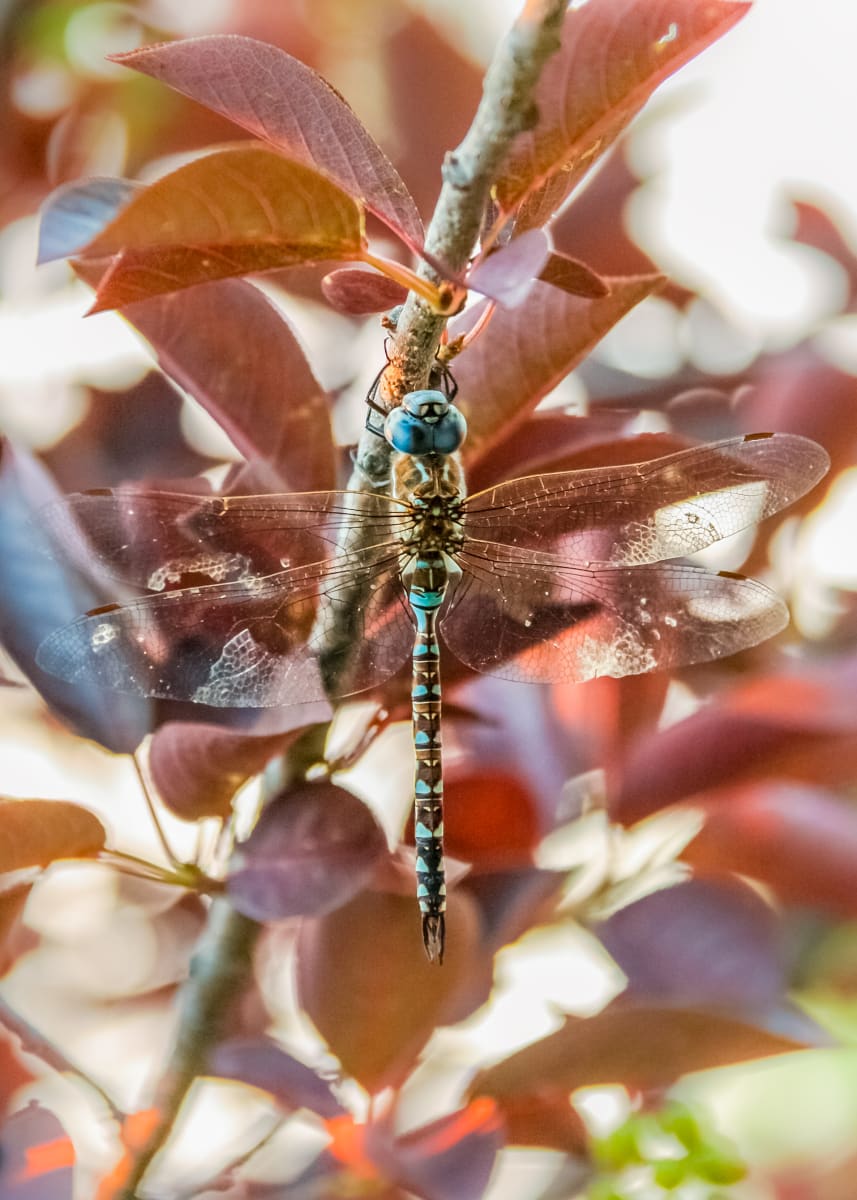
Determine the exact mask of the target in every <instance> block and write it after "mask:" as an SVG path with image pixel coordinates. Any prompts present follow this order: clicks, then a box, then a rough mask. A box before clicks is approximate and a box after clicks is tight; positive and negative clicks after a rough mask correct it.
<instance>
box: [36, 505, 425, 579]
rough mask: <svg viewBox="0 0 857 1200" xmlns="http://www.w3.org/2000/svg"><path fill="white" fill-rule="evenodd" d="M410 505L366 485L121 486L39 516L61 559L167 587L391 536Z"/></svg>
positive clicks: (304, 559) (259, 571)
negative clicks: (346, 488)
mask: <svg viewBox="0 0 857 1200" xmlns="http://www.w3.org/2000/svg"><path fill="white" fill-rule="evenodd" d="M407 513H408V509H407V507H406V506H405V505H403V504H400V503H399V502H398V501H396V500H393V499H392V498H391V497H387V496H376V495H364V494H363V493H362V492H304V493H295V494H289V495H279V496H232V497H229V496H195V495H188V494H183V493H179V492H157V491H147V490H145V489H139V488H134V487H125V488H114V489H99V490H96V491H91V492H80V493H77V494H75V495H71V496H66V497H64V498H63V499H62V500H61V501H58V502H57V503H56V504H52V505H49V506H48V507H47V508H46V509H44V510H43V511H42V513H41V514H40V521H41V523H42V524H43V526H44V528H45V529H46V530H47V532H48V534H49V535H50V538H51V542H52V545H53V546H54V547H55V549H56V551H57V553H58V554H60V555H61V556H62V557H64V558H66V559H71V560H72V561H74V562H75V563H78V564H83V565H86V566H90V565H91V564H92V563H93V562H94V563H97V564H98V565H99V566H100V567H101V568H102V569H103V570H105V571H106V572H107V573H108V574H110V575H112V576H114V577H116V578H119V579H124V580H126V581H127V582H129V583H135V584H139V585H140V586H142V587H147V588H149V589H150V590H152V591H162V590H164V589H166V588H169V587H174V586H189V585H192V584H193V585H199V586H203V585H207V584H211V583H228V582H231V581H234V580H249V579H250V578H251V577H252V576H258V575H269V574H273V573H275V572H277V571H280V570H282V569H283V568H284V567H293V566H297V565H300V564H309V563H314V562H318V561H319V560H321V559H323V558H327V557H330V556H331V555H332V554H333V553H334V552H335V550H336V547H338V546H341V545H342V542H343V539H345V540H346V542H347V539H348V535H349V532H350V531H356V530H359V531H360V537H361V540H362V541H364V542H368V543H369V544H377V543H383V542H385V541H391V540H394V539H395V538H396V537H397V531H398V530H399V528H400V527H402V525H403V523H405V522H406V521H407V520H408V517H407Z"/></svg>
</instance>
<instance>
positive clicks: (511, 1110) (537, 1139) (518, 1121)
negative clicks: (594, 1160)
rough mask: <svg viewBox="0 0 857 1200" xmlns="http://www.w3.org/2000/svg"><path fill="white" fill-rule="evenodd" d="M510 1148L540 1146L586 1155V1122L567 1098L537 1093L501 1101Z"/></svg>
mask: <svg viewBox="0 0 857 1200" xmlns="http://www.w3.org/2000/svg"><path fill="white" fill-rule="evenodd" d="M498 1102H499V1105H500V1111H501V1112H502V1114H503V1121H504V1124H505V1126H506V1144H507V1145H509V1146H540V1147H543V1148H544V1149H546V1150H559V1151H561V1152H562V1153H564V1154H571V1155H575V1156H578V1155H581V1156H582V1155H584V1154H585V1153H586V1150H587V1146H588V1142H589V1136H588V1134H587V1131H586V1126H585V1124H584V1123H583V1119H582V1117H581V1116H580V1114H579V1113H578V1112H577V1110H576V1109H574V1108H572V1106H571V1102H570V1100H569V1097H568V1095H567V1094H566V1095H557V1094H556V1093H555V1092H552V1093H551V1094H550V1095H544V1096H541V1095H539V1094H538V1092H528V1093H527V1094H526V1095H524V1094H521V1095H520V1096H517V1095H508V1096H503V1097H501V1098H500V1099H499V1101H498Z"/></svg>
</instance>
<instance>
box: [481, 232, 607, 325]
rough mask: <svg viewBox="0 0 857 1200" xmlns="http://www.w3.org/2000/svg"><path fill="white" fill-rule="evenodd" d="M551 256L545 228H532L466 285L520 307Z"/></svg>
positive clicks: (489, 259)
mask: <svg viewBox="0 0 857 1200" xmlns="http://www.w3.org/2000/svg"><path fill="white" fill-rule="evenodd" d="M549 257H550V239H549V238H548V235H547V234H546V233H545V231H544V230H543V229H529V230H527V232H526V233H522V234H521V236H520V237H518V238H515V239H514V240H513V241H511V242H509V244H508V245H507V246H504V247H503V248H502V249H501V250H497V251H496V252H495V253H494V254H489V255H488V257H487V258H485V259H483V260H482V261H481V262H479V263H477V264H476V266H475V267H474V268H473V270H472V271H471V272H470V274H469V275H468V276H467V285H468V287H470V288H472V289H473V290H474V291H475V292H480V293H481V294H482V295H483V296H489V297H490V298H491V299H492V300H496V301H497V303H498V304H502V305H503V306H504V307H505V308H517V307H518V306H519V305H520V304H523V303H524V301H525V300H526V298H527V295H528V294H529V291H530V288H531V287H532V285H533V282H534V280H536V279H538V278H540V272H542V270H543V268H544V266H545V264H546V262H547V261H548V258H549ZM598 294H599V295H604V292H603V291H602V292H600V293H598Z"/></svg>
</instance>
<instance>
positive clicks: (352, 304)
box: [321, 267, 408, 316]
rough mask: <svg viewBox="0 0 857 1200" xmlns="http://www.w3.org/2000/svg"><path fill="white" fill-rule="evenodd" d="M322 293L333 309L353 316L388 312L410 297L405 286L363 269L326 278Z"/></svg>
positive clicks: (345, 271) (334, 273) (342, 272)
mask: <svg viewBox="0 0 857 1200" xmlns="http://www.w3.org/2000/svg"><path fill="white" fill-rule="evenodd" d="M321 290H322V291H323V292H324V296H325V299H326V300H327V301H328V303H329V304H330V305H331V306H332V307H333V308H335V309H337V310H338V311H339V312H343V313H348V314H349V315H353V316H363V315H365V314H366V313H379V312H386V311H387V309H390V308H395V306H396V305H397V304H403V303H404V302H405V299H406V298H407V295H408V289H407V288H406V287H404V286H403V285H402V284H401V283H396V281H395V280H394V279H388V278H387V276H386V275H381V274H379V273H378V272H377V271H364V270H362V269H361V268H360V267H342V268H340V270H338V271H331V272H330V274H329V275H325V277H324V279H322V281H321Z"/></svg>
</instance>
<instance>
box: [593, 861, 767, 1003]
mask: <svg viewBox="0 0 857 1200" xmlns="http://www.w3.org/2000/svg"><path fill="white" fill-rule="evenodd" d="M596 932H597V934H598V936H599V938H600V939H601V941H602V942H603V943H604V945H605V946H606V948H607V950H608V951H609V952H610V954H611V955H612V956H613V958H614V959H615V960H616V962H617V963H618V964H619V966H620V967H621V968H622V970H623V971H624V972H625V974H626V975H627V976H628V980H629V984H628V986H629V992H630V996H631V997H632V998H633V999H634V1000H635V1001H636V1002H637V1003H641V1002H642V1003H652V1002H658V1001H663V1002H665V1003H668V1004H677V1005H680V1006H682V1007H692V1006H704V1007H707V1008H711V1007H717V1008H727V1009H729V1010H731V1011H736V1012H738V1011H741V1010H744V1011H745V1012H747V1011H756V1012H763V1011H764V1010H766V1009H767V1008H769V1007H771V1006H773V1005H775V1004H777V1003H778V1002H779V1001H780V1000H781V999H782V992H783V988H784V985H785V980H784V963H783V959H782V954H781V948H780V946H779V944H778V940H779V939H778V922H777V918H776V916H775V915H774V912H773V910H772V909H771V908H770V906H769V905H767V904H766V903H765V902H764V901H763V900H762V899H761V898H760V897H759V896H758V894H757V893H756V892H755V891H753V890H752V888H750V887H748V886H747V885H746V884H744V883H741V882H739V881H738V880H735V879H724V880H712V879H693V880H690V881H689V882H687V883H683V884H680V885H679V886H677V887H672V888H667V889H665V890H663V891H658V892H654V893H652V894H651V895H649V896H645V897H644V898H643V899H642V900H638V901H637V903H636V904H631V905H629V906H628V907H627V908H623V909H621V910H620V911H619V912H617V913H614V915H613V916H612V917H610V918H609V920H607V921H606V922H605V923H604V924H603V925H602V926H601V927H600V928H599V929H597V930H596Z"/></svg>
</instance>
